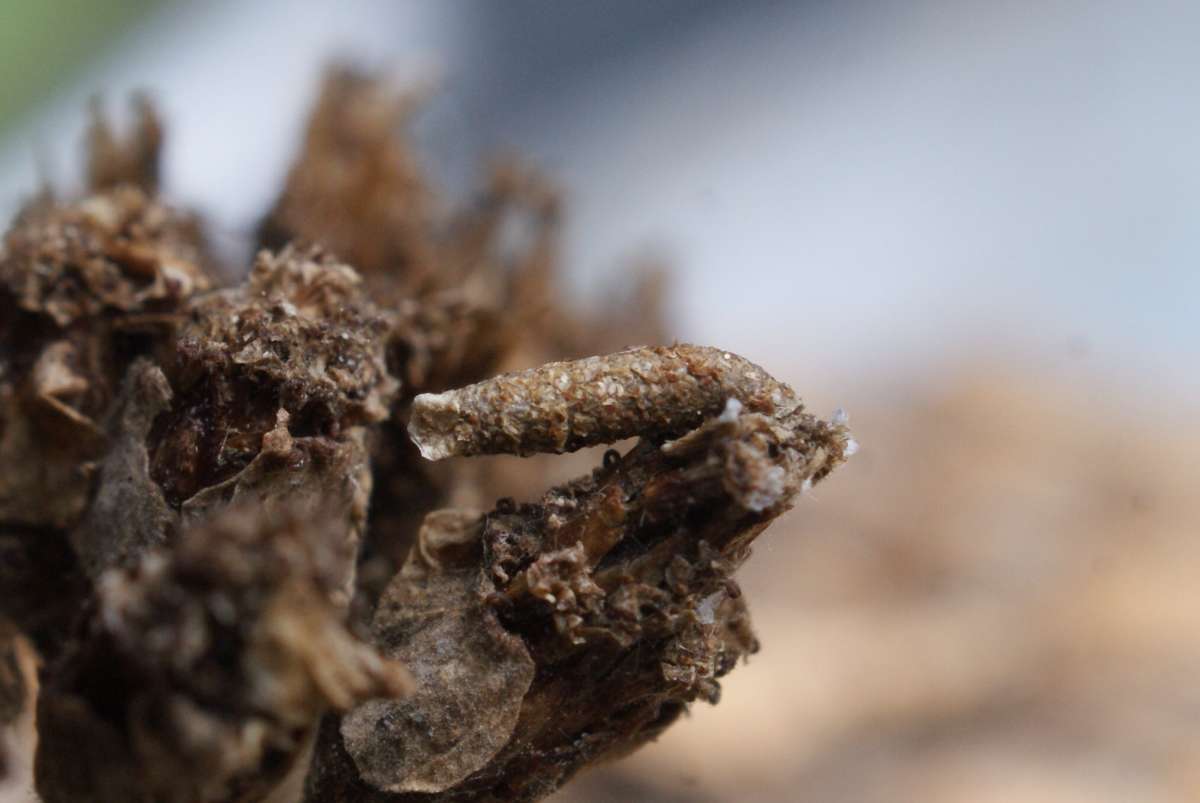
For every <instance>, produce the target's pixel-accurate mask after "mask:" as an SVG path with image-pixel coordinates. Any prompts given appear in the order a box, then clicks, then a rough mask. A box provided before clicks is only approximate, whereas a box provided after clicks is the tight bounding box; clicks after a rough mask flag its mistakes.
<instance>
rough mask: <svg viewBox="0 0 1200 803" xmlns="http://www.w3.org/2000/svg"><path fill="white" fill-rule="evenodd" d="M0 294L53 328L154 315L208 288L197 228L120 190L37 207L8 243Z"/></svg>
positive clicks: (20, 220)
mask: <svg viewBox="0 0 1200 803" xmlns="http://www.w3.org/2000/svg"><path fill="white" fill-rule="evenodd" d="M4 245H5V255H4V258H3V260H0V286H3V288H4V289H5V290H6V291H7V292H9V293H11V294H12V296H13V297H14V299H15V300H16V303H17V305H18V306H19V308H20V309H21V310H23V311H25V312H30V313H33V314H35V315H41V316H47V317H49V318H50V319H51V320H52V321H53V322H54V323H55V324H56V325H57V326H58V327H60V328H66V327H67V326H69V325H71V324H73V323H76V322H79V321H82V320H84V319H86V318H88V317H95V316H98V315H100V314H102V313H105V312H109V313H134V312H140V313H147V314H149V313H155V312H161V311H164V310H169V309H172V308H173V305H174V304H176V303H178V302H179V301H180V300H181V299H184V298H187V297H188V296H190V295H192V294H193V293H195V292H197V291H199V290H204V289H205V288H207V287H208V286H209V284H210V280H209V279H208V276H207V273H206V272H205V269H204V267H203V266H204V264H205V255H204V250H203V240H202V236H201V234H200V229H199V224H198V222H197V220H196V219H195V218H193V217H190V216H187V215H181V214H179V213H177V212H175V211H173V210H171V209H170V208H169V207H166V206H163V205H161V204H159V203H157V202H156V201H154V200H152V199H151V197H150V196H148V195H146V194H145V193H144V192H143V191H142V190H140V189H137V188H135V187H132V186H127V185H122V186H118V187H114V188H112V189H110V190H107V191H105V192H101V193H98V194H95V195H92V196H90V197H87V198H85V199H83V200H81V201H79V202H76V203H70V204H62V203H58V202H56V201H54V200H52V199H48V198H47V199H40V200H38V201H35V202H34V203H33V204H31V205H30V206H28V207H26V208H25V210H23V211H22V212H21V213H20V214H19V215H18V216H17V219H16V221H15V222H14V223H13V226H12V228H11V229H10V230H9V232H8V234H7V235H6V236H5V240H4Z"/></svg>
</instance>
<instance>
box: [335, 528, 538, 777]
mask: <svg viewBox="0 0 1200 803" xmlns="http://www.w3.org/2000/svg"><path fill="white" fill-rule="evenodd" d="M431 517H432V518H434V522H429V521H428V520H427V523H426V526H425V528H424V529H423V530H422V536H423V538H422V540H423V541H424V546H423V548H422V549H421V551H420V553H419V555H420V557H417V556H414V558H416V559H415V560H414V561H413V562H411V563H410V564H409V565H408V566H407V567H406V569H405V570H404V572H403V573H402V579H400V580H398V581H397V582H395V583H393V584H392V585H391V586H390V587H389V589H388V591H387V592H386V593H385V594H384V597H383V599H382V600H381V601H380V604H379V608H378V610H377V612H376V614H375V623H374V625H373V628H372V630H373V640H374V641H375V643H376V644H377V645H378V646H379V649H380V650H381V651H382V652H383V653H384V655H386V656H388V657H390V658H393V659H396V660H399V661H402V662H403V663H404V664H405V665H406V666H408V667H409V668H410V669H411V670H412V672H413V676H414V679H415V681H416V685H417V689H418V690H419V691H418V692H417V693H416V694H415V695H414V696H413V697H412V698H410V699H409V700H400V701H385V700H377V701H372V702H368V703H366V704H364V705H362V706H360V707H358V708H356V709H355V710H354V711H353V712H352V713H350V714H349V715H347V716H346V717H345V719H343V721H342V725H341V734H342V738H343V739H344V742H345V747H346V751H347V752H348V753H349V754H350V756H351V757H352V758H353V761H354V763H355V766H356V767H357V768H358V771H359V773H360V775H361V777H362V778H363V780H364V781H366V782H367V783H368V784H370V785H371V786H373V787H375V788H377V789H380V790H383V791H387V792H397V793H401V792H441V791H443V790H445V789H448V788H450V787H453V786H454V785H455V784H458V783H460V782H462V781H463V780H464V779H465V778H467V777H468V776H470V775H471V774H472V773H473V772H476V771H478V770H479V769H481V768H482V767H484V766H485V765H486V764H487V763H488V761H489V760H491V759H492V757H493V756H495V755H496V753H497V752H498V751H499V750H500V749H501V748H502V747H504V745H505V744H506V743H507V742H508V740H509V737H510V736H511V735H512V732H513V728H514V727H515V726H516V723H517V717H518V715H519V714H520V711H521V699H522V698H523V697H524V695H525V693H526V691H527V690H528V689H529V684H530V683H531V682H532V680H533V674H534V664H533V660H532V659H531V658H530V656H529V653H528V652H527V650H526V648H525V645H524V643H523V642H522V641H521V639H520V638H519V637H517V636H515V635H513V634H512V633H509V632H507V631H506V630H505V629H504V628H503V626H501V624H500V622H499V620H498V619H497V618H496V616H495V612H494V611H493V610H492V609H491V608H489V607H488V606H487V605H486V604H485V602H484V593H485V591H486V587H485V586H484V585H483V584H482V583H481V577H480V574H479V572H478V568H477V567H478V558H479V554H478V553H479V528H480V525H481V523H482V522H481V520H480V517H479V516H478V515H475V516H471V515H470V514H468V515H466V516H458V515H456V514H454V513H451V512H446V513H442V514H437V513H435V514H431ZM447 518H450V519H456V520H457V521H454V522H453V524H452V525H451V526H449V527H447V526H446V524H445V523H444V522H445V520H446V519H447ZM439 519H440V520H441V522H442V523H441V526H438V524H437V523H435V522H438V521H439ZM462 519H467V522H466V527H465V528H463V527H462V526H461V524H462ZM472 519H473V521H472ZM464 529H465V533H464ZM447 530H449V534H447ZM464 534H465V538H464V537H463V536H464ZM430 541H433V542H435V543H430ZM464 541H465V544H466V546H467V547H468V549H467V550H466V551H465V552H466V554H461V555H459V561H460V565H461V566H463V567H464V568H460V566H459V565H455V563H454V562H450V561H446V558H447V553H448V552H452V551H453V550H448V549H446V547H447V545H448V544H454V545H456V546H458V547H460V548H461V547H462V546H463V545H464ZM472 546H473V547H474V549H470V547H472ZM471 552H474V553H476V554H475V556H474V559H473V560H472V559H471V556H470V553H471ZM431 553H440V557H439V558H435V559H434V560H435V562H436V563H437V564H439V567H438V568H425V567H422V566H421V565H420V563H421V562H422V561H428V560H429V556H430V554H431ZM464 558H465V559H464ZM444 561H445V562H448V563H449V566H446V565H444V563H443V562H444ZM450 567H453V568H450Z"/></svg>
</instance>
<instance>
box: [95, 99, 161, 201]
mask: <svg viewBox="0 0 1200 803" xmlns="http://www.w3.org/2000/svg"><path fill="white" fill-rule="evenodd" d="M130 108H131V110H132V112H133V115H134V122H133V125H132V127H131V128H130V130H129V131H128V132H126V134H125V136H121V135H119V134H118V133H117V132H115V131H114V130H113V127H112V124H111V123H110V121H109V119H108V116H107V115H106V114H105V113H104V107H103V105H102V104H101V102H100V100H99V99H98V98H97V99H96V100H94V101H93V102H92V124H91V126H90V127H89V128H88V134H87V146H88V147H87V155H88V160H87V177H88V187H90V188H91V189H92V190H94V191H95V190H107V189H111V188H113V187H118V186H121V185H122V184H128V185H132V186H135V187H140V188H141V189H143V190H145V191H146V192H148V193H155V192H157V191H158V180H159V168H160V161H161V155H162V145H163V126H162V120H161V119H159V116H158V111H157V110H156V109H155V108H154V104H153V103H151V102H150V98H149V97H148V96H146V95H145V94H137V95H134V97H133V99H132V102H131V103H130Z"/></svg>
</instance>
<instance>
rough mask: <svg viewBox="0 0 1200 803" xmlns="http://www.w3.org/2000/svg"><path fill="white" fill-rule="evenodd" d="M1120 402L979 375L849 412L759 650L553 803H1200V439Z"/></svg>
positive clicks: (760, 594)
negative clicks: (641, 744) (840, 450)
mask: <svg viewBox="0 0 1200 803" xmlns="http://www.w3.org/2000/svg"><path fill="white" fill-rule="evenodd" d="M1089 390H1090V391H1092V392H1089ZM1122 394H1127V390H1126V391H1120V392H1114V393H1111V394H1110V393H1109V392H1107V391H1105V389H1104V388H1099V387H1093V388H1081V389H1074V390H1072V389H1068V388H1066V387H1061V386H1057V385H1056V383H1055V382H1053V381H1047V382H1040V381H1039V382H1035V381H1032V380H1029V379H1021V378H1019V375H1018V374H1016V373H996V374H994V375H986V374H983V373H978V374H974V373H973V374H971V375H967V376H963V375H959V376H957V377H955V378H951V379H947V380H945V381H943V382H938V383H934V384H933V386H924V387H919V388H918V387H912V388H900V389H893V390H891V391H888V392H886V393H881V394H880V395H879V399H880V402H879V404H878V406H877V407H874V408H872V409H857V410H854V411H852V413H853V415H852V420H851V425H852V427H853V428H854V430H855V434H856V436H857V437H858V438H859V440H860V442H861V443H862V444H863V449H862V451H861V452H860V454H859V455H858V456H856V457H855V458H854V459H853V460H852V461H851V463H850V464H849V465H848V466H847V467H845V468H843V469H842V471H841V472H840V473H839V474H838V475H836V476H835V477H834V478H833V479H832V480H830V481H829V482H828V483H827V484H825V485H824V486H822V487H820V488H818V489H817V490H816V492H815V493H814V494H813V495H812V497H810V498H809V499H806V500H804V501H803V502H802V503H801V504H800V505H799V506H798V508H797V509H796V510H795V511H793V513H792V514H790V516H789V517H788V518H787V519H786V520H785V521H784V522H781V523H780V524H779V525H778V526H777V527H776V528H774V529H773V530H771V531H770V532H769V533H768V534H767V535H766V536H765V537H764V538H763V539H762V540H761V541H760V542H759V545H758V546H757V548H756V554H755V555H754V556H753V557H752V558H751V560H750V561H749V562H748V564H747V566H746V570H745V574H744V575H743V577H744V587H745V589H746V593H747V595H748V598H749V600H750V604H751V610H752V612H753V614H754V620H755V623H756V625H757V629H758V632H759V635H760V637H761V639H762V642H763V645H764V646H763V651H762V652H761V653H760V654H759V655H757V656H755V657H754V659H753V660H752V661H751V662H750V664H749V666H744V667H740V668H739V669H738V670H736V671H735V672H734V673H733V674H732V675H730V676H729V677H728V678H727V679H726V680H725V682H724V684H723V685H724V688H725V694H724V697H723V699H722V701H721V703H720V704H719V705H718V706H716V707H715V708H713V707H708V706H697V707H696V708H695V709H694V710H693V715H692V717H691V719H690V720H689V721H685V722H682V723H680V724H679V725H677V726H676V727H675V728H673V729H672V730H671V731H670V732H668V734H667V735H666V736H665V737H664V738H663V739H662V740H661V741H660V742H659V743H658V744H656V745H653V746H651V747H649V748H647V749H645V750H643V751H642V752H640V753H639V754H637V755H635V756H633V757H632V758H630V759H627V760H626V761H624V762H623V763H620V764H616V765H613V766H611V767H606V768H602V769H599V770H596V771H593V772H592V773H591V774H590V775H587V776H584V777H581V778H580V779H579V780H578V781H577V782H576V783H575V784H574V785H573V786H571V787H569V788H568V789H567V790H564V792H562V793H560V795H559V797H558V798H556V799H557V800H559V801H563V803H565V802H566V801H609V800H613V801H615V800H632V799H636V800H647V801H650V800H662V801H668V800H688V801H706V800H713V801H819V802H820V803H838V802H839V801H846V802H847V803H875V802H876V801H878V802H879V803H883V801H914V800H919V801H926V802H928V803H943V802H945V803H950V802H951V801H953V802H954V803H958V802H959V801H962V802H964V803H967V802H969V803H992V802H993V801H997V802H998V801H1045V802H1046V803H1075V802H1076V801H1078V802H1079V803H1084V802H1087V803H1098V802H1100V801H1122V802H1124V801H1135V800H1136V801H1191V800H1197V799H1200V742H1198V741H1197V733H1200V688H1198V685H1197V683H1196V680H1197V678H1200V638H1198V637H1197V634H1198V633H1200V574H1198V573H1197V567H1200V538H1198V536H1200V500H1197V498H1196V494H1195V493H1194V491H1193V485H1194V482H1195V477H1196V469H1197V465H1196V462H1197V455H1200V448H1197V447H1198V446H1200V437H1198V435H1200V433H1197V432H1196V431H1185V432H1180V431H1177V430H1176V429H1173V428H1171V426H1170V425H1168V424H1166V423H1159V422H1158V421H1157V420H1156V419H1155V418H1153V417H1146V416H1143V415H1139V414H1138V413H1136V412H1133V411H1132V410H1131V409H1130V408H1129V407H1128V406H1123V405H1122V404H1121V402H1120V399H1121V397H1122ZM1126 398H1128V395H1126ZM1179 412H1180V411H1174V413H1175V414H1178V413H1179Z"/></svg>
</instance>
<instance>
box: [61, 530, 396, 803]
mask: <svg viewBox="0 0 1200 803" xmlns="http://www.w3.org/2000/svg"><path fill="white" fill-rule="evenodd" d="M345 560H346V556H345V555H344V554H341V553H339V552H337V551H336V549H332V548H331V546H330V544H329V543H328V542H327V541H326V539H325V538H324V537H323V534H322V526H321V523H320V522H314V521H310V520H300V519H297V518H294V517H288V516H279V515H263V514H261V513H252V512H250V511H248V510H244V509H235V510H232V511H230V512H226V513H225V514H223V515H221V516H219V517H217V518H215V519H212V520H211V521H210V522H208V523H207V524H205V525H204V526H200V527H197V528H194V529H192V530H190V531H188V532H187V533H185V534H184V535H183V537H182V538H181V539H180V540H179V541H178V543H176V544H175V546H174V549H173V550H172V551H170V552H169V553H163V552H161V551H154V552H150V553H148V554H147V555H145V556H144V557H143V558H142V560H141V561H140V562H139V564H138V566H137V567H136V568H135V569H134V570H132V571H122V570H116V571H112V572H109V573H108V574H106V575H105V576H104V577H103V578H102V580H101V581H100V584H99V598H98V600H97V603H96V605H97V607H96V611H95V614H94V616H93V618H92V620H91V622H90V624H89V627H88V632H87V634H86V636H85V638H84V640H83V641H82V642H81V643H80V644H79V645H78V646H77V647H76V648H75V649H73V650H72V652H71V653H70V654H69V655H68V656H67V657H66V659H65V660H64V661H63V662H62V663H61V665H60V666H58V667H56V668H55V670H54V672H53V673H52V674H51V676H50V679H49V685H48V691H49V693H48V694H45V695H43V699H42V702H41V707H40V712H39V719H40V721H41V723H42V724H41V726H40V736H41V746H40V748H39V751H38V763H37V778H38V791H39V793H40V794H41V795H42V797H43V799H44V800H46V801H48V803H55V801H77V800H82V799H87V800H95V801H121V803H128V802H129V801H140V800H146V801H150V800H155V801H225V800H231V801H232V800H238V801H250V800H260V799H262V797H264V796H265V795H266V794H267V792H268V791H269V790H270V788H271V787H272V786H273V785H274V783H275V782H277V781H278V780H279V778H280V777H281V776H282V775H283V774H284V773H286V772H287V770H288V768H289V767H290V765H291V762H292V761H293V760H294V759H295V758H296V756H297V754H298V753H299V752H300V750H301V748H302V746H303V744H304V742H305V738H306V735H307V734H308V733H309V731H310V730H311V729H312V728H313V727H314V726H315V724H316V722H317V719H318V718H319V717H320V715H321V714H322V712H324V711H325V710H327V709H331V708H332V709H346V708H348V707H350V706H351V705H353V704H354V703H355V702H357V701H360V700H362V699H365V698H370V697H374V696H389V697H390V696H397V695H400V694H403V693H405V692H407V691H408V690H409V689H410V688H411V681H410V679H409V675H408V674H407V672H406V671H405V670H404V669H403V668H402V667H401V666H400V665H399V664H396V663H394V662H391V661H388V660H386V659H383V658H380V657H379V656H378V655H377V654H376V653H375V652H374V651H373V650H372V649H371V648H369V647H368V646H367V645H365V644H363V643H362V642H360V641H359V640H358V639H356V638H355V637H353V636H352V635H351V634H350V633H348V632H347V631H346V630H345V628H344V625H343V624H342V619H343V616H344V614H343V613H342V610H341V608H339V607H338V606H337V605H336V604H335V600H336V598H337V596H338V594H339V587H338V584H339V582H340V576H341V574H343V570H342V569H341V568H340V563H341V562H343V561H345Z"/></svg>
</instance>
